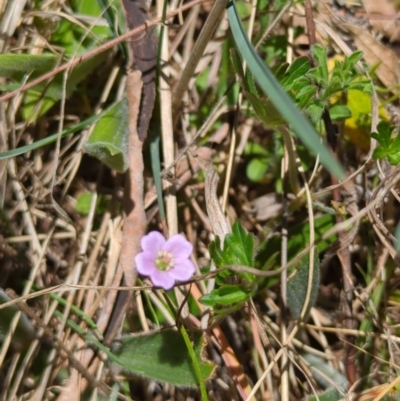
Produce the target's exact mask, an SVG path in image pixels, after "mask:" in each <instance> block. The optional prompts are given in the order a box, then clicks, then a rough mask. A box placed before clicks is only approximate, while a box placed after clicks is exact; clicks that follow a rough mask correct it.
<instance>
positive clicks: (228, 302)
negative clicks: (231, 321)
mask: <svg viewBox="0 0 400 401" xmlns="http://www.w3.org/2000/svg"><path fill="white" fill-rule="evenodd" d="M252 293H253V291H252V290H251V289H250V288H248V287H245V286H242V285H239V284H235V285H223V286H221V287H219V288H217V289H214V290H212V291H211V292H210V293H209V294H205V295H203V296H202V297H201V298H200V302H201V303H202V304H203V305H206V306H212V307H213V308H214V309H218V308H219V307H221V306H234V305H235V304H240V303H243V302H245V301H247V300H248V299H250V297H251V295H252Z"/></svg>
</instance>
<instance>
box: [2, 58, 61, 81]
mask: <svg viewBox="0 0 400 401" xmlns="http://www.w3.org/2000/svg"><path fill="white" fill-rule="evenodd" d="M57 60H59V57H58V56H55V55H54V54H0V76H1V77H5V78H14V79H16V80H20V79H22V78H23V76H24V75H25V74H34V76H38V75H40V74H43V73H45V72H47V71H51V70H52V69H53V68H54V67H55V66H56V64H57Z"/></svg>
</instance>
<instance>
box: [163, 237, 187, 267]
mask: <svg viewBox="0 0 400 401" xmlns="http://www.w3.org/2000/svg"><path fill="white" fill-rule="evenodd" d="M163 250H164V251H167V252H171V254H172V257H173V259H174V263H180V262H182V261H183V260H185V259H188V258H189V256H190V255H191V254H192V252H193V245H192V244H191V243H190V242H189V241H188V240H187V239H186V238H185V237H184V236H183V235H182V234H175V235H173V236H172V237H170V238H168V240H167V242H166V243H165V245H164V247H163Z"/></svg>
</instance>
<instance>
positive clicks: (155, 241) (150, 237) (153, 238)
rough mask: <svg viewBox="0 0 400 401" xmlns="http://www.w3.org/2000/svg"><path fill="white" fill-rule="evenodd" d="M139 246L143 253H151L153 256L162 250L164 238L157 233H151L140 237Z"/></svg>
mask: <svg viewBox="0 0 400 401" xmlns="http://www.w3.org/2000/svg"><path fill="white" fill-rule="evenodd" d="M140 245H141V246H142V249H143V250H144V251H145V252H151V253H153V254H154V255H157V252H158V251H162V250H163V247H164V245H165V238H164V236H163V235H162V234H161V233H159V232H158V231H151V232H149V233H148V234H147V235H145V236H143V237H142V239H141V241H140Z"/></svg>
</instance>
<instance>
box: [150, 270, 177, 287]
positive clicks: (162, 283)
mask: <svg viewBox="0 0 400 401" xmlns="http://www.w3.org/2000/svg"><path fill="white" fill-rule="evenodd" d="M169 273H170V272H169V271H168V272H163V271H161V270H158V269H156V270H155V271H154V272H153V273H152V275H151V276H150V280H151V282H152V283H153V284H154V285H155V286H156V287H161V288H164V290H170V289H171V288H172V287H173V286H174V284H175V280H174V279H173V277H172V276H170V274H169Z"/></svg>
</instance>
